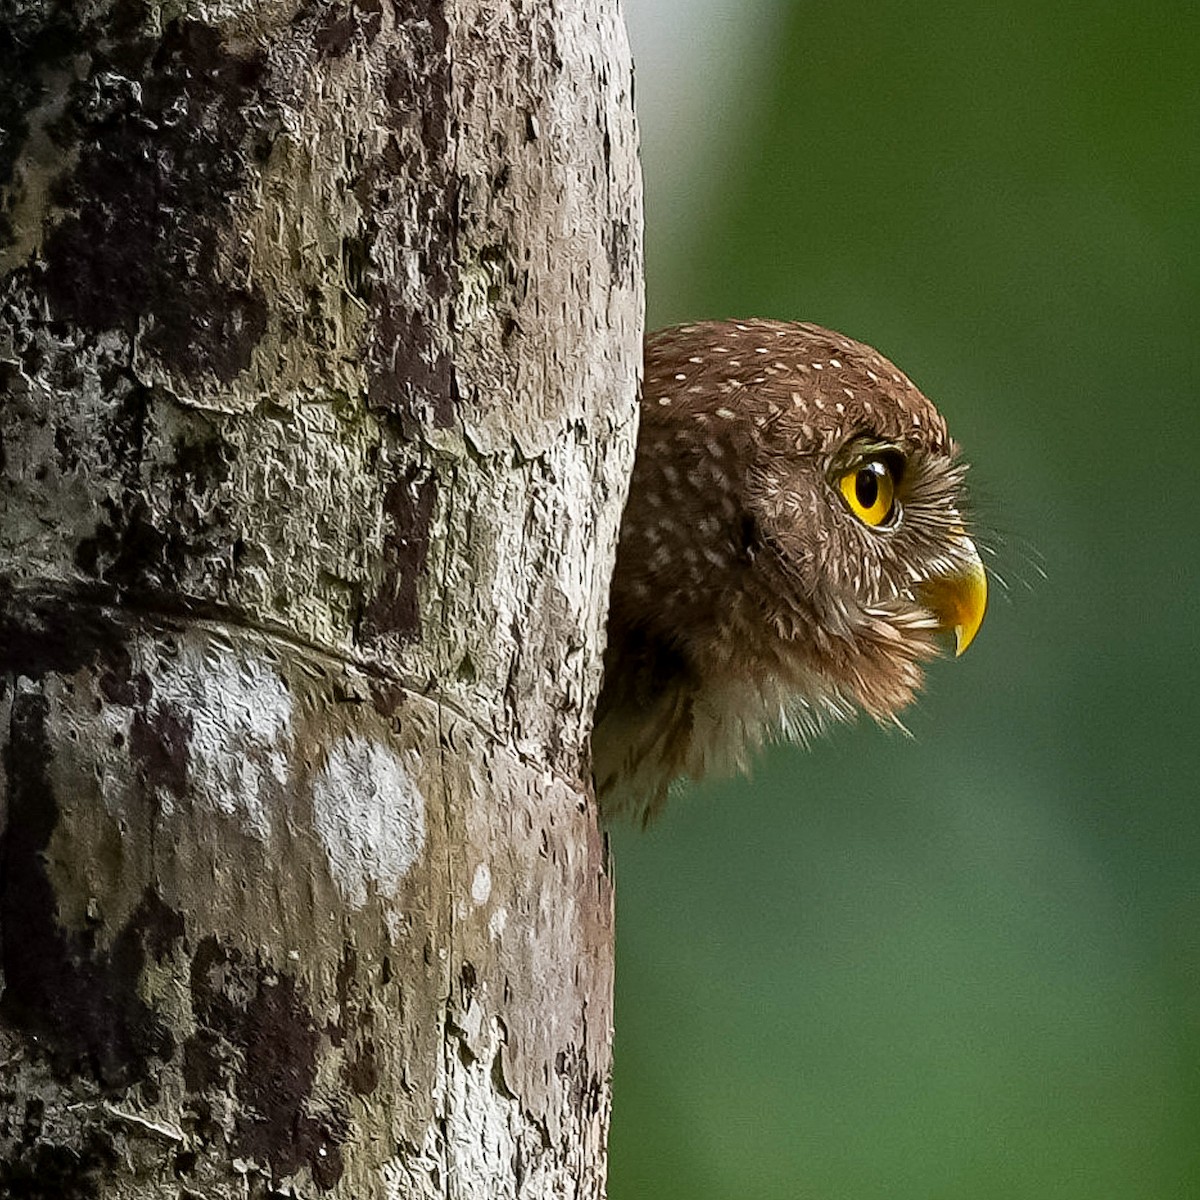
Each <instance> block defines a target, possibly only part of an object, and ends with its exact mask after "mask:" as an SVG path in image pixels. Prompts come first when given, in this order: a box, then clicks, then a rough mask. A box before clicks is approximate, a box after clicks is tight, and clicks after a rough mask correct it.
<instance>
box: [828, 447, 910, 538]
mask: <svg viewBox="0 0 1200 1200" xmlns="http://www.w3.org/2000/svg"><path fill="white" fill-rule="evenodd" d="M838 487H839V488H840V489H841V492H842V495H843V496H844V497H845V500H846V503H847V504H848V505H850V511H851V512H852V513H853V514H854V515H855V516H856V517H857V518H858V519H859V520H860V521H862V523H863V524H864V525H870V526H876V525H882V524H884V523H885V522H886V521H889V520H891V517H892V514H893V513H894V512H895V511H896V475H895V472H894V470H893V468H892V466H891V464H890V463H889V462H888V461H887V459H884V458H868V459H867V460H866V461H865V462H862V463H859V465H858V466H857V467H855V468H854V469H853V470H851V471H847V472H846V473H845V474H844V475H842V476H840V477H839V479H838Z"/></svg>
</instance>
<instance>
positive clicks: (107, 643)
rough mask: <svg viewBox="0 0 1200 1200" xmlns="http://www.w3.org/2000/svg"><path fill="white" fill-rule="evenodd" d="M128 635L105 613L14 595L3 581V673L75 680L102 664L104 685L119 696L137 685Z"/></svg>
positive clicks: (0, 648)
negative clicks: (83, 669) (75, 676)
mask: <svg viewBox="0 0 1200 1200" xmlns="http://www.w3.org/2000/svg"><path fill="white" fill-rule="evenodd" d="M129 632H130V630H129V626H128V625H127V624H125V623H123V622H121V621H120V620H118V619H117V617H116V616H114V615H113V614H110V613H107V612H105V611H103V610H101V609H97V608H92V607H89V606H80V605H76V604H73V603H71V602H70V601H68V600H56V599H52V598H42V599H37V600H35V599H32V598H24V597H22V598H19V597H17V596H14V595H13V592H12V585H11V582H10V581H9V580H7V579H5V578H4V577H3V576H0V672H4V673H6V674H13V675H25V676H28V677H29V678H30V679H41V678H42V677H43V676H44V675H47V674H50V673H51V672H55V673H57V674H60V675H73V674H74V673H75V672H76V671H78V670H79V669H80V668H81V667H85V666H88V665H90V664H92V663H95V662H97V661H100V662H103V663H104V664H105V666H104V675H103V676H102V678H103V679H104V680H106V683H105V684H104V686H106V687H107V688H109V689H117V690H118V691H120V690H123V689H125V688H128V687H132V686H134V684H133V683H131V681H130V680H129V678H128V672H129V671H130V670H131V669H132V667H131V662H130V658H129V651H128V650H127V649H126V648H125V641H126V639H127V638H128V636H129ZM106 694H107V693H106Z"/></svg>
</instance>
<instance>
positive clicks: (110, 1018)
mask: <svg viewBox="0 0 1200 1200" xmlns="http://www.w3.org/2000/svg"><path fill="white" fill-rule="evenodd" d="M47 716H48V703H47V701H46V699H45V698H44V697H43V696H40V695H37V694H32V693H19V694H18V695H16V696H15V697H14V698H13V707H12V718H11V732H10V739H9V742H8V746H7V748H6V751H5V759H4V768H5V772H6V775H7V779H8V804H9V812H8V822H7V825H6V828H5V831H4V834H3V837H2V838H0V928H2V929H3V934H4V937H3V947H2V949H0V963H2V965H3V973H4V979H5V989H4V994H3V997H2V998H0V1020H3V1022H4V1023H5V1024H6V1025H7V1026H8V1027H9V1028H10V1029H12V1030H14V1031H15V1032H18V1033H20V1034H21V1035H23V1036H24V1038H25V1039H26V1042H27V1046H28V1050H29V1052H30V1053H31V1054H34V1055H39V1056H44V1057H45V1058H46V1059H47V1060H48V1061H49V1063H50V1066H51V1068H52V1070H53V1071H54V1072H55V1073H56V1075H58V1076H59V1077H60V1078H69V1077H77V1076H79V1075H81V1074H82V1075H87V1076H91V1077H93V1078H94V1079H96V1080H97V1082H98V1083H99V1084H100V1085H101V1086H102V1087H104V1088H106V1089H110V1090H114V1089H121V1088H125V1087H128V1086H129V1085H130V1084H132V1083H135V1082H137V1081H139V1080H142V1079H145V1078H147V1076H148V1074H149V1072H150V1069H151V1060H152V1059H159V1060H163V1061H166V1060H168V1059H170V1058H171V1057H172V1055H173V1054H174V1049H175V1047H174V1041H173V1039H172V1037H171V1033H170V1031H169V1030H168V1029H167V1027H166V1026H165V1025H163V1024H162V1023H161V1022H160V1021H159V1020H158V1018H157V1017H156V1015H155V1013H154V1012H153V1010H152V1009H151V1008H150V1007H149V1006H148V1005H147V1004H146V1003H145V1001H143V1000H142V999H141V997H140V996H139V995H138V983H139V980H140V978H141V974H142V971H143V970H144V968H145V966H146V964H147V962H148V961H149V960H150V959H151V958H153V959H155V960H156V961H162V959H164V958H165V957H166V956H167V955H169V954H170V953H171V952H172V948H173V946H174V945H175V943H176V942H178V941H179V939H181V938H182V936H183V918H182V916H181V915H180V914H179V913H178V912H176V911H175V910H174V909H172V908H169V907H168V906H167V905H165V904H163V902H162V901H161V900H160V899H159V898H158V896H157V895H156V894H155V893H154V892H153V891H152V890H150V889H147V890H146V892H145V894H144V895H143V897H142V901H141V903H140V904H139V905H138V907H137V909H136V910H135V911H134V912H133V913H132V914H131V915H130V917H129V920H128V921H127V922H126V923H125V924H124V926H122V927H121V929H120V930H119V931H118V933H117V936H116V938H115V940H114V942H113V944H112V947H111V948H110V949H108V950H107V951H105V950H102V949H99V948H97V947H96V945H95V944H94V940H93V938H92V935H91V934H90V933H87V932H83V933H76V932H73V931H68V930H64V929H62V928H61V927H60V926H59V924H58V920H57V907H58V905H57V897H56V895H55V891H54V886H53V884H52V883H51V881H50V878H49V875H48V873H47V869H46V858H45V853H46V849H47V847H48V846H49V844H50V838H51V836H52V834H53V832H54V829H55V827H56V825H57V824H58V815H59V810H58V801H57V797H56V796H55V794H54V791H53V788H52V786H51V784H50V779H49V772H48V767H49V763H50V761H51V756H52V750H51V746H50V742H49V738H48V737H47V734H46V728H45V725H46V719H47Z"/></svg>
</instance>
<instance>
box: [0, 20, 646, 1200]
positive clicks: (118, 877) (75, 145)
mask: <svg viewBox="0 0 1200 1200" xmlns="http://www.w3.org/2000/svg"><path fill="white" fill-rule="evenodd" d="M0 131H2V134H3V139H2V140H0V188H2V189H3V191H2V193H0V403H2V408H0V750H2V754H3V765H2V769H0V818H2V830H3V832H2V837H0V934H2V937H3V944H2V948H0V967H2V969H3V993H2V995H0V1064H2V1066H0V1195H3V1196H13V1197H55V1198H56V1200H58V1198H67V1200H70V1198H73V1197H80V1198H84V1197H103V1198H104V1200H109V1198H120V1200H125V1198H134V1197H136V1198H137V1200H143V1198H148V1197H154V1198H155V1200H158V1198H160V1197H161V1198H163V1200H166V1198H167V1197H170V1198H171V1200H180V1198H199V1197H204V1198H206V1200H216V1198H218V1197H220V1198H224V1197H230V1198H232V1197H239V1198H245V1197H269V1196H280V1197H282V1196H317V1195H328V1196H333V1197H345V1198H350V1197H353V1198H354V1200H364V1198H368V1197H396V1198H400V1197H405V1198H408V1197H418V1198H420V1197H485V1196H486V1197H492V1196H497V1197H543V1196H555V1197H568V1196H581V1197H582V1196H589V1197H595V1196H600V1195H602V1193H603V1186H604V1184H603V1180H604V1160H605V1149H604V1143H605V1135H606V1130H607V1117H608V1108H609V1090H608V1074H609V1053H610V1033H611V975H612V913H611V888H610V883H609V878H608V875H607V871H606V860H605V848H604V843H603V840H602V836H601V834H600V833H599V831H598V829H597V823H596V812H595V806H594V803H593V801H592V799H591V796H590V781H589V769H588V757H587V739H588V729H589V725H590V717H591V710H592V706H593V702H594V699H595V695H596V691H597V687H598V683H599V673H600V661H601V654H600V648H601V641H602V636H603V617H604V609H605V602H606V597H607V586H608V577H609V573H610V570H611V565H612V558H613V550H614V546H615V540H616V532H617V526H618V520H619V515H620V507H621V504H622V501H623V498H624V492H625V486H626V481H627V477H628V470H629V466H630V462H631V459H632V454H633V444H634V435H635V420H636V417H635V408H636V402H635V394H636V383H637V372H638V366H639V363H640V354H641V351H640V344H641V318H642V309H641V303H642V302H641V294H642V288H641V213H640V192H639V183H638V177H637V167H636V161H635V147H634V136H633V128H632V106H631V96H630V64H629V59H628V52H627V48H626V43H625V38H624V31H623V29H622V27H621V24H620V20H619V14H618V12H617V6H616V0H560V2H559V3H556V4H553V5H547V4H543V3H541V2H540V0H510V2H509V3H500V2H499V0H396V2H395V3H391V4H383V3H381V0H349V2H336V3H332V4H330V3H323V2H320V3H313V2H311V0H301V2H297V0H258V2H256V3H250V2H249V0H229V2H228V3H225V2H223V3H220V4H213V5H205V6H199V5H191V4H187V5H180V6H178V7H164V6H161V5H157V4H149V3H147V2H146V0H98V3H96V4H92V5H82V4H67V3H55V2H54V0H0Z"/></svg>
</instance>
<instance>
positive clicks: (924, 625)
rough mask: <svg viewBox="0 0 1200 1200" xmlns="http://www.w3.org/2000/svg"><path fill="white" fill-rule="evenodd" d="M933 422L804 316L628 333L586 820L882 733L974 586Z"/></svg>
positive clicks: (635, 809)
mask: <svg viewBox="0 0 1200 1200" xmlns="http://www.w3.org/2000/svg"><path fill="white" fill-rule="evenodd" d="M964 474H965V466H964V464H963V463H962V461H961V460H960V459H959V457H958V452H957V447H956V446H955V444H954V442H953V441H952V440H951V438H950V435H949V433H948V432H947V430H946V423H945V421H944V420H943V419H942V416H941V414H940V413H939V412H938V411H937V409H936V408H935V407H934V406H933V404H932V403H931V402H930V401H929V400H928V399H926V397H925V396H924V395H922V394H921V392H920V391H919V390H918V389H917V388H916V386H915V385H914V384H913V383H912V382H911V381H910V380H909V379H908V377H907V376H906V375H904V374H903V372H901V371H899V370H898V369H897V368H896V367H895V366H894V365H893V364H892V363H890V362H889V361H888V360H887V359H886V358H884V357H883V356H882V355H881V354H879V353H878V352H877V351H875V350H873V349H871V348H870V347H869V346H865V345H863V344H862V343H860V342H856V341H853V340H852V339H850V338H848V337H844V336H843V335H842V334H839V333H833V332H831V331H830V330H827V329H822V328H820V327H818V326H816V325H808V324H791V323H784V322H779V321H763V320H747V321H740V322H734V321H712V322H701V323H697V324H692V325H683V326H679V327H677V328H673V329H665V330H662V331H661V332H659V333H656V334H653V335H651V336H650V337H649V338H648V339H647V342H646V359H645V377H644V384H643V394H642V404H641V431H640V434H639V439H638V450H637V458H636V463H635V466H634V470H633V478H632V482H631V485H630V492H629V500H628V503H627V505H626V509H625V515H624V519H623V522H622V526H621V536H620V544H619V547H618V551H617V561H616V569H615V574H614V577H613V584H612V593H611V600H610V610H609V620H608V649H607V651H606V654H605V660H604V685H603V689H602V692H601V696H600V701H599V704H598V707H597V712H596V726H595V733H594V737H593V755H594V766H595V773H596V784H597V790H598V793H599V795H600V800H601V804H602V806H603V808H604V810H605V812H606V814H608V815H613V814H616V813H631V814H633V815H634V816H638V817H641V818H643V819H648V818H649V817H651V816H652V815H653V814H654V813H655V812H656V811H657V810H658V809H659V808H660V807H661V806H662V804H663V802H664V800H665V799H666V796H667V792H668V789H669V787H670V785H671V783H672V782H673V781H674V780H676V779H678V778H681V777H690V778H692V779H699V778H700V777H702V776H704V775H706V774H708V773H710V772H712V771H735V770H740V769H745V767H746V766H747V763H748V760H749V758H750V757H751V756H752V754H753V752H754V751H755V750H756V749H757V748H758V747H759V746H760V745H761V744H762V743H763V741H764V740H766V739H768V738H772V737H782V738H800V739H803V738H804V737H807V736H808V735H809V734H811V733H813V732H815V731H816V730H819V729H820V728H822V727H823V726H824V725H826V724H827V723H828V722H829V721H831V720H838V719H843V718H847V717H849V716H851V715H853V713H854V711H855V710H856V709H862V710H864V711H865V712H867V713H868V714H870V715H871V716H872V717H874V718H875V719H876V720H878V721H881V722H886V721H893V720H895V719H896V713H897V712H898V711H899V710H900V709H901V708H903V707H904V706H905V705H906V704H907V703H908V702H909V701H910V700H912V698H913V696H914V694H915V693H916V691H917V689H918V687H919V686H920V684H921V681H922V664H923V663H924V662H925V661H926V660H928V659H929V658H931V657H932V656H933V655H934V654H935V653H936V651H937V647H938V643H939V637H938V635H939V633H946V634H951V635H953V638H954V640H955V645H956V649H957V652H958V653H962V651H963V650H965V649H966V647H967V646H968V644H969V643H970V642H971V640H972V638H973V637H974V636H975V633H976V631H977V630H978V629H979V625H980V623H981V622H982V620H983V614H984V610H985V607H986V604H987V580H986V576H985V574H984V569H983V565H982V563H981V562H980V559H979V554H978V552H977V550H976V548H975V545H974V543H973V542H972V540H971V538H970V536H969V534H968V531H967V525H966V520H965V513H964V507H965V495H964Z"/></svg>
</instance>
